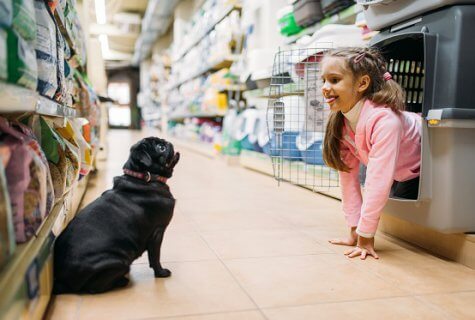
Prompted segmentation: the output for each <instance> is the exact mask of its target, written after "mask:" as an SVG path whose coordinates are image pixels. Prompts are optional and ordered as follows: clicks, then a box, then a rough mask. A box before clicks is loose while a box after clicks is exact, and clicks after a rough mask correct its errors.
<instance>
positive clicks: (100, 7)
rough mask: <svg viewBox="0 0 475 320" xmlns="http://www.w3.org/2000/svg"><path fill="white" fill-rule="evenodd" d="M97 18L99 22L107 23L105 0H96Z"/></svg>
mask: <svg viewBox="0 0 475 320" xmlns="http://www.w3.org/2000/svg"><path fill="white" fill-rule="evenodd" d="M95 7H96V20H97V23H98V24H106V23H107V17H106V4H105V0H95Z"/></svg>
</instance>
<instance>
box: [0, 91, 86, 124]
mask: <svg viewBox="0 0 475 320" xmlns="http://www.w3.org/2000/svg"><path fill="white" fill-rule="evenodd" d="M0 97H2V98H1V99H0V113H18V112H36V113H38V114H42V115H47V116H54V117H68V118H74V117H76V116H77V115H76V110H74V109H72V108H68V107H65V106H63V105H61V104H59V103H57V102H54V101H52V100H49V99H48V98H45V97H42V96H40V95H39V94H38V93H37V92H35V91H33V90H29V89H26V88H22V87H19V86H15V85H12V84H8V83H0Z"/></svg>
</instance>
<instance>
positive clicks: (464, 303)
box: [420, 291, 475, 320]
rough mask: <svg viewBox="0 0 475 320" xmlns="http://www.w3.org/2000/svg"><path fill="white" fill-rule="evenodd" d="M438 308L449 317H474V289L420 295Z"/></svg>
mask: <svg viewBox="0 0 475 320" xmlns="http://www.w3.org/2000/svg"><path fill="white" fill-rule="evenodd" d="M420 299H421V300H423V301H426V302H429V303H431V304H433V305H434V306H435V307H437V308H439V309H440V310H441V311H442V312H443V313H444V314H446V315H447V317H448V318H449V319H460V320H469V319H472V320H473V319H475V291H470V292H456V293H448V294H437V295H427V296H421V297H420Z"/></svg>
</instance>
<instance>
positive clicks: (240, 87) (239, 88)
mask: <svg viewBox="0 0 475 320" xmlns="http://www.w3.org/2000/svg"><path fill="white" fill-rule="evenodd" d="M217 90H218V92H228V91H233V92H234V91H245V90H246V86H245V85H244V84H242V85H241V84H233V85H229V86H224V87H218V88H217Z"/></svg>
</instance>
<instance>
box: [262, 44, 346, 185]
mask: <svg viewBox="0 0 475 320" xmlns="http://www.w3.org/2000/svg"><path fill="white" fill-rule="evenodd" d="M329 49H331V44H323V45H322V46H321V47H319V48H311V49H293V50H285V51H279V52H278V53H277V54H276V55H275V58H274V65H273V70H272V78H271V83H270V89H269V96H268V97H269V100H268V108H267V126H268V129H269V143H270V148H269V154H270V157H271V159H272V165H273V170H274V177H275V178H276V179H277V181H279V182H280V181H287V182H290V183H293V184H297V185H301V186H304V187H307V188H309V189H312V190H314V191H328V190H329V188H331V187H338V186H339V181H338V173H337V171H335V170H333V169H330V168H329V167H327V166H325V164H324V162H323V155H322V147H323V146H322V143H323V137H324V133H325V127H326V122H327V120H328V116H329V113H330V110H329V108H328V107H326V108H324V100H323V95H322V91H321V87H322V84H323V83H322V81H321V80H320V68H321V60H322V58H323V54H324V53H325V52H326V51H327V50H329Z"/></svg>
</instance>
